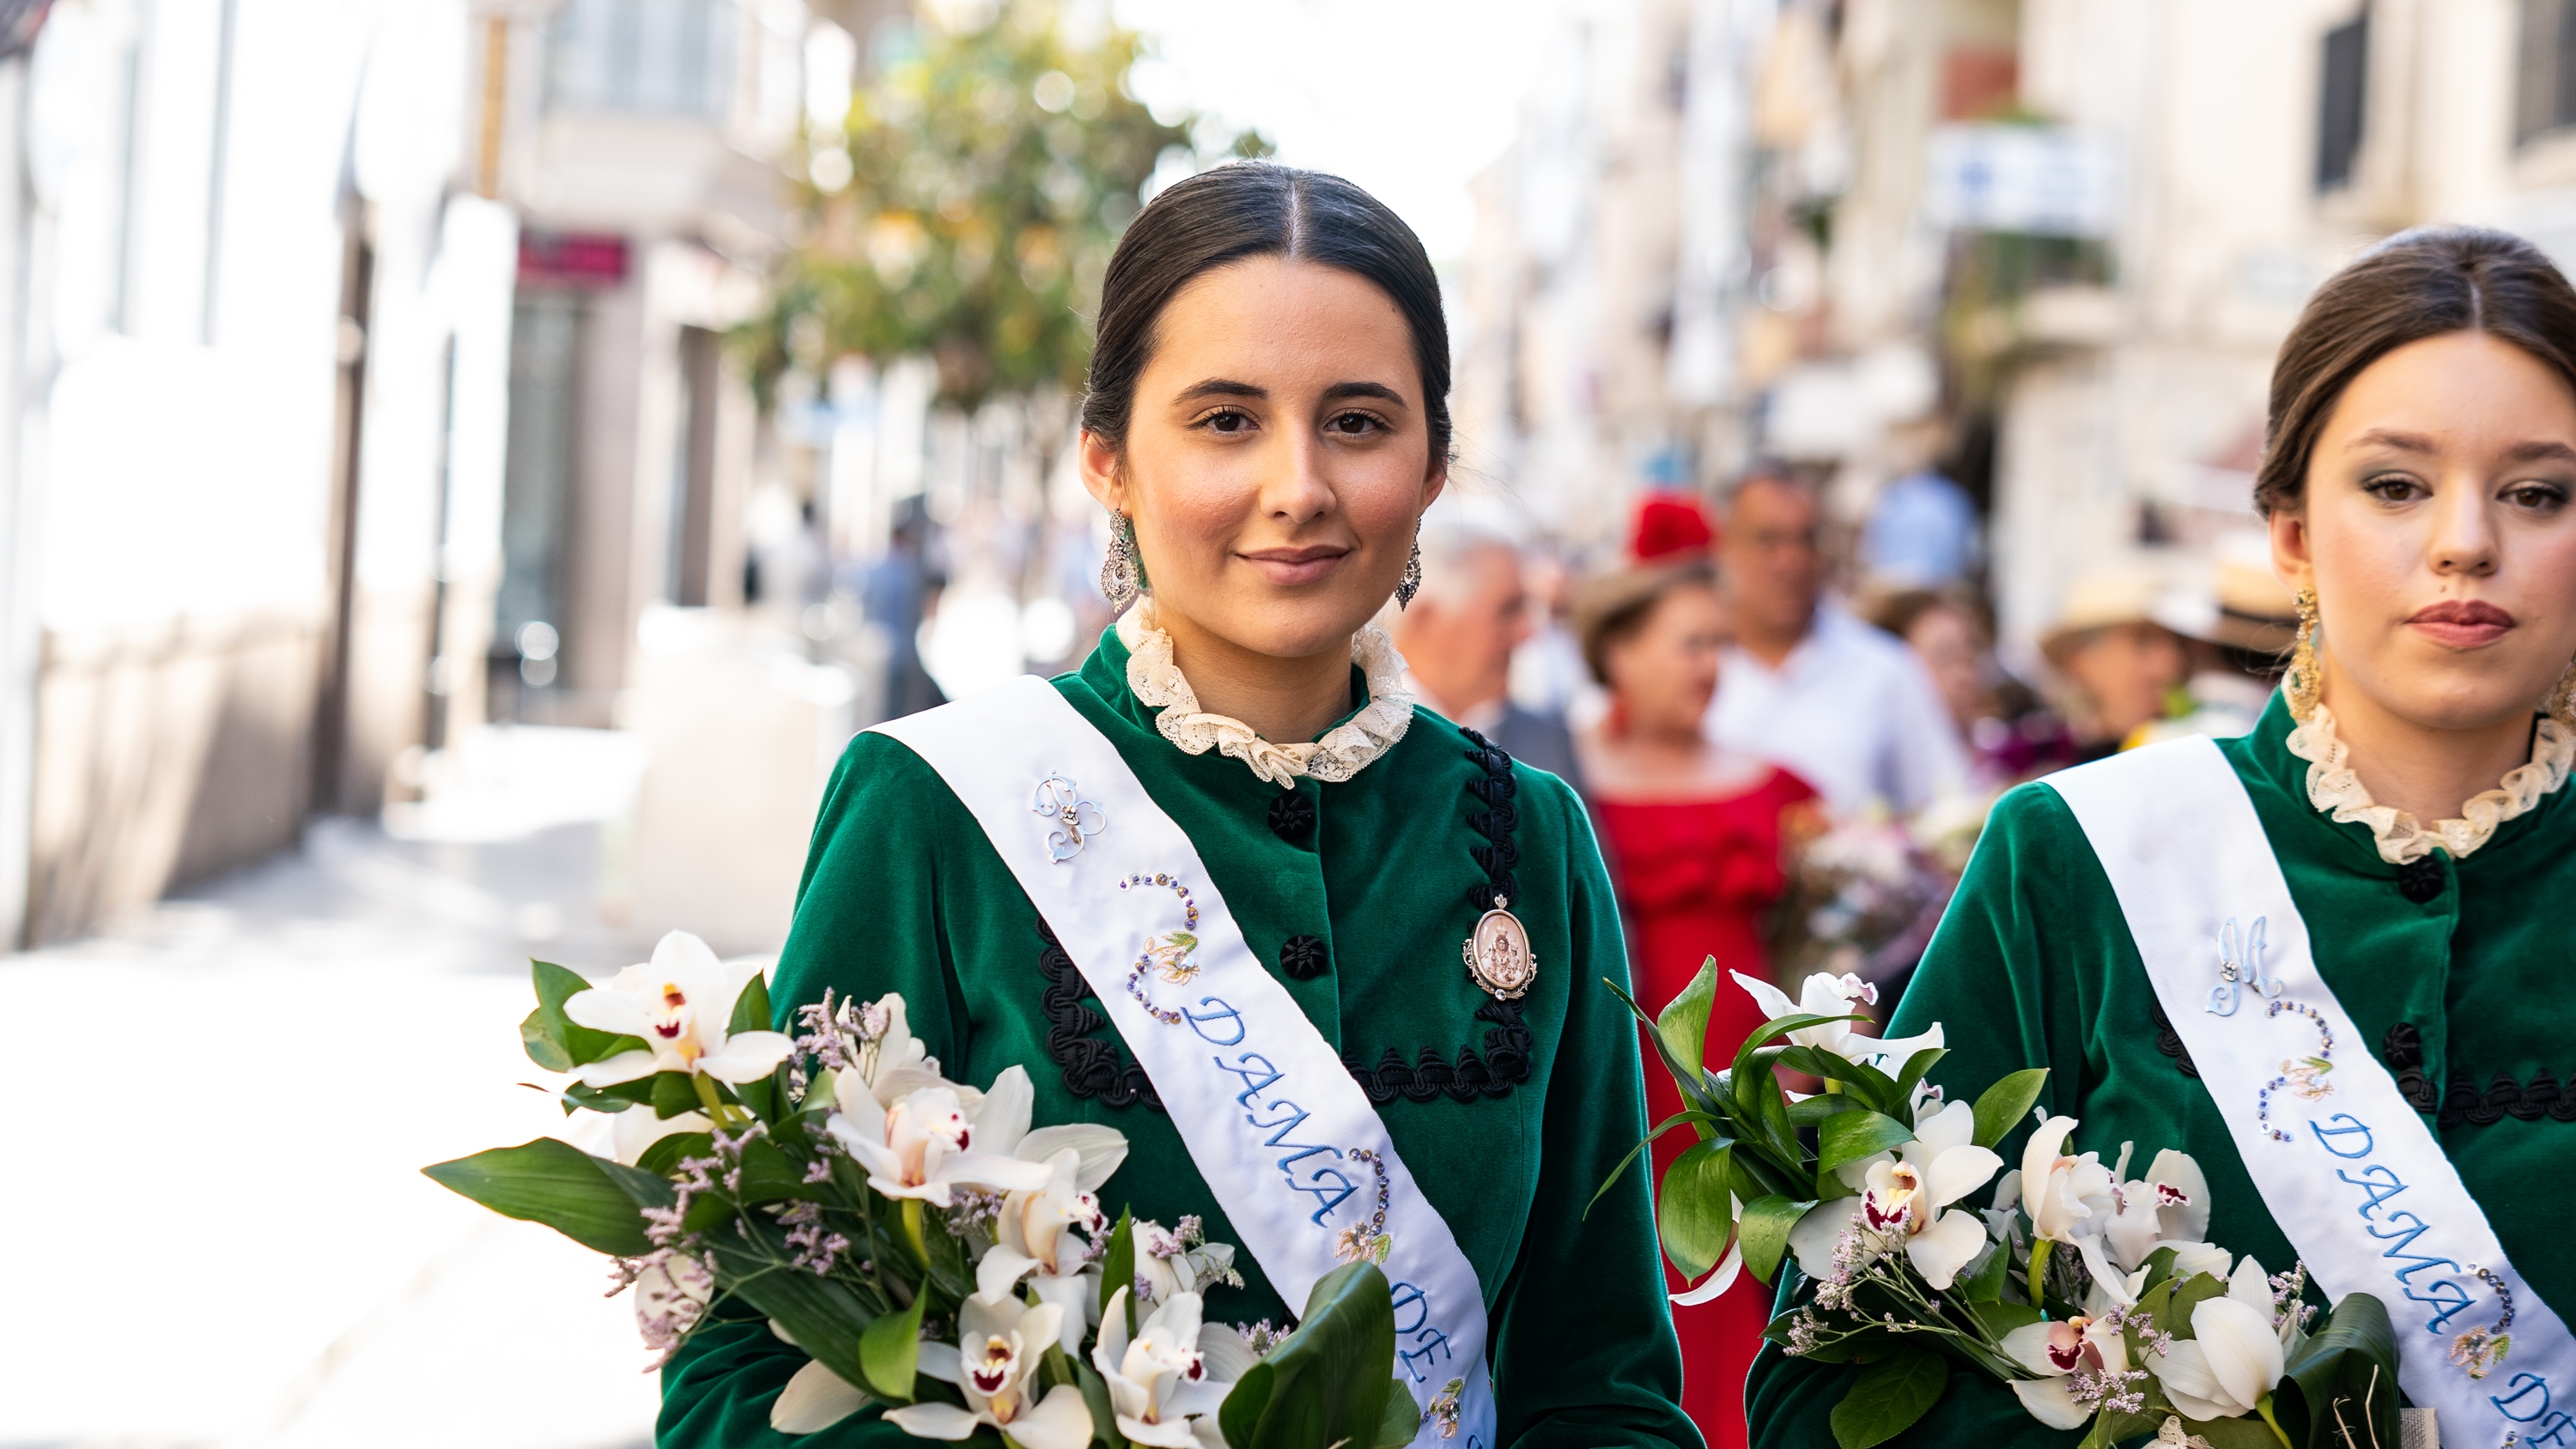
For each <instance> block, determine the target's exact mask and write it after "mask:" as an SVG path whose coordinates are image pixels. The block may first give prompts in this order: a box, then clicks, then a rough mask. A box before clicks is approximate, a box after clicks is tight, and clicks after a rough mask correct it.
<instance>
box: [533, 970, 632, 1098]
mask: <svg viewBox="0 0 2576 1449" xmlns="http://www.w3.org/2000/svg"><path fill="white" fill-rule="evenodd" d="M528 967H529V974H530V975H531V976H532V977H533V978H534V981H535V984H536V988H537V1009H536V1010H534V1011H532V1012H529V1013H528V1018H527V1020H525V1021H522V1022H520V1023H519V1040H520V1043H521V1044H522V1045H524V1046H525V1047H526V1048H527V1050H528V1060H530V1061H532V1062H535V1063H536V1064H537V1065H538V1066H541V1067H543V1068H545V1069H546V1070H547V1071H550V1072H569V1071H572V1070H573V1069H574V1068H576V1067H586V1066H588V1065H590V1064H591V1063H592V1062H596V1061H605V1060H606V1059H608V1058H610V1057H613V1056H615V1055H617V1054H618V1053H619V1052H622V1051H638V1050H642V1049H643V1047H644V1039H643V1038H642V1037H637V1036H618V1035H616V1034H615V1033H613V1032H605V1031H597V1030H593V1029H592V1028H590V1027H586V1026H583V1025H581V1024H580V1023H578V1022H576V1021H574V1020H573V1019H572V1018H571V1017H569V1016H566V1015H565V1014H564V1009H563V1005H564V1002H565V1001H567V1000H569V999H571V998H572V997H574V996H576V995H578V994H580V993H581V992H584V991H588V990H590V983H589V982H588V981H586V980H584V979H582V977H581V975H580V973H578V972H574V971H567V970H565V969H564V968H563V967H561V966H557V965H556V964H554V963H553V962H551V961H530V962H529V963H528Z"/></svg>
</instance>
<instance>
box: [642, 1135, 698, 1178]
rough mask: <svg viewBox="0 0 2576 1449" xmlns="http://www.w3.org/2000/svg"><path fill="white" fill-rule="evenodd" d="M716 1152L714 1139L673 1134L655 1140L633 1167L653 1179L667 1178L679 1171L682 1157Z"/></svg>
mask: <svg viewBox="0 0 2576 1449" xmlns="http://www.w3.org/2000/svg"><path fill="white" fill-rule="evenodd" d="M715 1150H716V1143H715V1138H714V1137H712V1136H710V1135H709V1134H707V1133H704V1132H674V1133H672V1134H671V1135H670V1136H668V1137H662V1138H657V1139H655V1140H654V1143H653V1145H652V1146H650V1147H647V1148H645V1149H644V1151H643V1154H642V1155H641V1156H639V1157H637V1158H636V1159H635V1165H636V1166H637V1167H640V1168H642V1169H644V1170H645V1171H646V1172H649V1173H651V1174H653V1175H654V1176H655V1177H668V1176H670V1175H671V1174H672V1173H674V1172H677V1171H679V1170H680V1159H681V1158H683V1157H704V1156H706V1155H707V1154H709V1153H711V1152H713V1151H715Z"/></svg>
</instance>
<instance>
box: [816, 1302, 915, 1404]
mask: <svg viewBox="0 0 2576 1449" xmlns="http://www.w3.org/2000/svg"><path fill="white" fill-rule="evenodd" d="M929 1302H930V1295H929V1294H928V1293H926V1292H916V1293H914V1294H913V1295H912V1306H911V1307H910V1308H907V1309H905V1310H904V1311H902V1312H901V1313H889V1314H886V1315H885V1316H884V1317H882V1318H879V1319H877V1320H876V1321H875V1322H873V1323H870V1324H869V1325H868V1326H867V1329H866V1331H864V1332H862V1333H861V1334H860V1335H859V1372H861V1373H862V1374H865V1375H866V1376H867V1380H868V1391H869V1392H871V1393H873V1394H875V1395H876V1396H877V1397H878V1398H881V1399H883V1400H885V1401H886V1402H888V1403H890V1404H909V1403H911V1402H912V1380H913V1375H914V1374H916V1373H918V1372H919V1371H920V1362H921V1310H922V1309H923V1307H924V1306H926V1305H927V1304H928V1303H929ZM790 1332H793V1330H792V1329H791V1330H790Z"/></svg>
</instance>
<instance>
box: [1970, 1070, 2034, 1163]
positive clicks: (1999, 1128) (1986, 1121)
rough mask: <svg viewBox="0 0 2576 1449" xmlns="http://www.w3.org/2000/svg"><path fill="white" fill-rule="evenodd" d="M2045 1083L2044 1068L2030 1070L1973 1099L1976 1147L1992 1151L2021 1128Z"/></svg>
mask: <svg viewBox="0 0 2576 1449" xmlns="http://www.w3.org/2000/svg"><path fill="white" fill-rule="evenodd" d="M2047 1081H2048V1068H2046V1067H2032V1068H2030V1069H2028V1070H2027V1071H2019V1072H2015V1073H2013V1074H2012V1075H2011V1076H2009V1077H2006V1078H2004V1079H2003V1080H2002V1081H2000V1082H1997V1083H1995V1084H1994V1085H1993V1086H1991V1087H1988V1088H1986V1091H1985V1095H1983V1096H1981V1097H1979V1098H1977V1135H1976V1139H1975V1140H1976V1144H1977V1145H1978V1146H1979V1147H1992V1146H1994V1145H1995V1144H1996V1143H1998V1142H2001V1141H2003V1140H2004V1136H2005V1134H2006V1133H2009V1132H2011V1131H2012V1130H2013V1129H2014V1128H2015V1127H2018V1126H2020V1125H2021V1119H2022V1118H2024V1117H2027V1116H2029V1115H2030V1109H2031V1108H2032V1107H2033V1106H2034V1105H2036V1104H2037V1103H2038V1101H2039V1089H2040V1088H2041V1086H2043V1085H2045V1084H2046V1083H2047Z"/></svg>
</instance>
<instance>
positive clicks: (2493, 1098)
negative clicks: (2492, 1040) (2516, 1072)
mask: <svg viewBox="0 0 2576 1449" xmlns="http://www.w3.org/2000/svg"><path fill="white" fill-rule="evenodd" d="M2507 1117H2511V1118H2513V1119H2514V1120H2515V1121H2517V1122H2537V1121H2539V1120H2540V1119H2541V1118H2543V1117H2548V1118H2551V1119H2553V1120H2556V1121H2560V1122H2576V1091H2570V1090H2568V1089H2567V1088H2565V1087H2562V1086H2560V1085H2559V1084H2558V1078H2557V1077H2556V1076H2554V1075H2552V1074H2551V1072H2550V1070H2549V1068H2547V1067H2542V1068H2541V1069H2540V1070H2539V1071H2537V1072H2534V1073H2533V1074H2532V1077H2531V1081H2530V1083H2529V1084H2528V1085H2526V1084H2524V1083H2521V1082H2517V1081H2515V1080H2514V1079H2513V1078H2512V1077H2511V1076H2509V1075H2507V1074H2506V1073H2503V1072H2498V1073H2496V1074H2495V1081H2493V1082H2492V1083H2490V1084H2488V1087H2487V1089H2486V1091H2485V1092H2484V1093H2480V1092H2479V1091H2478V1084H2477V1079H2476V1078H2474V1077H2471V1076H2470V1075H2469V1074H2468V1073H2467V1072H2466V1071H2465V1070H2458V1069H2454V1070H2453V1071H2452V1073H2451V1085H2450V1089H2449V1090H2448V1091H2445V1092H2444V1093H2443V1094H2442V1115H2441V1117H2440V1118H2439V1119H2438V1120H2439V1122H2440V1123H2441V1125H2442V1126H2445V1127H2457V1126H2459V1125H2460V1124H2461V1123H2463V1122H2465V1123H2467V1124H2469V1125H2470V1126H2472V1127H2487V1126H2492V1125H2494V1124H2495V1123H2498V1122H2501V1121H2503V1120H2504V1119H2505V1118H2507Z"/></svg>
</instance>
